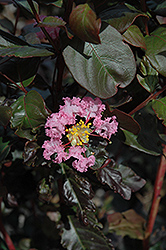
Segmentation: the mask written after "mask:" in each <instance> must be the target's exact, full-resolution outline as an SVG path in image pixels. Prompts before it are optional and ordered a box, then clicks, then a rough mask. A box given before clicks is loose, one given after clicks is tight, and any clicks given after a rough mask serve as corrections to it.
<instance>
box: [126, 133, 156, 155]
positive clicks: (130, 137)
mask: <svg viewBox="0 0 166 250" xmlns="http://www.w3.org/2000/svg"><path fill="white" fill-rule="evenodd" d="M123 133H124V134H125V137H126V140H125V142H124V143H125V144H126V145H128V146H130V147H132V148H135V149H137V150H139V151H141V152H144V153H147V154H150V155H156V156H157V155H160V153H157V152H154V151H152V150H148V149H147V148H144V147H143V146H141V145H140V144H139V143H138V141H137V136H136V135H134V134H132V133H131V132H129V131H127V130H123Z"/></svg>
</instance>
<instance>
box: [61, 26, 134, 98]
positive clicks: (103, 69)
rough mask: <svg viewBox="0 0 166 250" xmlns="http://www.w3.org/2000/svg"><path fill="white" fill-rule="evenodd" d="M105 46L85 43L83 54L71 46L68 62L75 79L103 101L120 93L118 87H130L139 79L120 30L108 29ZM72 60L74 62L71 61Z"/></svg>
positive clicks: (102, 38) (67, 54) (102, 43)
mask: <svg viewBox="0 0 166 250" xmlns="http://www.w3.org/2000/svg"><path fill="white" fill-rule="evenodd" d="M100 38H101V44H98V45H95V44H91V43H85V46H84V51H83V53H84V54H85V55H87V56H88V57H89V59H87V58H85V56H83V55H81V54H80V53H79V52H77V51H76V50H75V49H73V48H72V47H70V46H67V47H66V48H65V49H64V51H63V55H64V59H65V62H66V64H67V66H68V68H69V70H70V71H71V73H72V75H73V77H74V78H75V80H76V81H77V82H78V83H79V84H80V85H81V86H82V87H84V88H86V89H87V90H88V91H89V92H91V93H92V94H94V95H95V96H98V97H100V98H109V97H111V96H113V95H115V94H116V92H117V87H118V86H119V87H121V88H124V87H126V86H127V85H128V84H129V83H130V82H131V81H132V80H133V78H134V77H135V72H136V64H135V59H134V56H133V53H132V51H131V50H130V48H129V46H128V45H126V44H124V43H123V41H122V36H121V35H120V33H119V32H118V31H116V29H114V28H113V27H111V26H108V27H107V28H106V29H105V30H104V31H103V32H102V33H101V34H100ZM71 58H72V60H71Z"/></svg>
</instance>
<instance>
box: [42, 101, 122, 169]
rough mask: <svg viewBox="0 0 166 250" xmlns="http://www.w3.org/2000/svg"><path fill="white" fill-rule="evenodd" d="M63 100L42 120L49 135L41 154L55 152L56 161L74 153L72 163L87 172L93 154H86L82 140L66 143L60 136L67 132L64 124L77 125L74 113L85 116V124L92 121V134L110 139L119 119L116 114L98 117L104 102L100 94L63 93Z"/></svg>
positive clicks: (50, 155)
mask: <svg viewBox="0 0 166 250" xmlns="http://www.w3.org/2000/svg"><path fill="white" fill-rule="evenodd" d="M64 103H65V104H64V105H63V106H60V110H59V112H58V113H53V114H52V115H51V116H50V117H48V119H47V122H46V124H45V129H46V135H47V136H48V137H50V140H47V141H45V142H44V144H43V146H42V148H44V152H43V156H44V158H45V159H47V160H51V159H52V158H53V157H52V155H55V157H54V159H52V160H53V162H55V163H61V162H63V161H66V160H68V159H69V158H70V157H74V158H75V159H76V160H74V161H73V163H72V166H73V167H74V168H75V169H77V170H78V171H80V172H86V171H87V169H88V167H91V166H93V165H94V163H95V156H94V155H91V156H89V157H86V148H85V147H84V143H81V145H77V144H76V145H71V144H70V141H69V142H68V143H67V144H66V145H65V144H64V142H63V138H64V136H66V135H67V131H68V130H67V129H66V128H67V127H72V126H74V125H76V123H77V120H76V117H77V118H78V117H80V119H84V120H85V125H84V126H85V127H86V124H88V123H89V122H91V124H92V125H91V127H92V130H91V129H90V130H91V131H92V133H93V134H94V133H95V134H98V135H99V136H101V137H104V138H107V139H110V137H111V135H112V134H115V133H116V132H117V128H118V122H117V121H116V117H115V116H113V117H108V118H105V119H101V118H102V112H103V111H104V110H105V105H104V104H102V102H101V100H100V99H99V98H96V99H94V100H93V99H92V98H91V97H84V98H83V99H82V100H81V99H80V98H76V97H73V99H70V98H68V97H66V98H64ZM92 118H93V119H92ZM92 133H91V134H92ZM86 145H87V143H86Z"/></svg>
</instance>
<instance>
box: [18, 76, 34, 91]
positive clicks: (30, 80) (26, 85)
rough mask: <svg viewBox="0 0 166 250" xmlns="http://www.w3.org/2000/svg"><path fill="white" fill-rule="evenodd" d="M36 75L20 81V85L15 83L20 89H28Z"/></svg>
mask: <svg viewBox="0 0 166 250" xmlns="http://www.w3.org/2000/svg"><path fill="white" fill-rule="evenodd" d="M35 77H36V75H35V76H32V77H30V78H28V79H26V80H24V81H22V83H20V82H19V83H17V85H18V86H20V87H22V86H24V88H26V87H28V86H29V85H30V84H32V82H33V81H34V79H35Z"/></svg>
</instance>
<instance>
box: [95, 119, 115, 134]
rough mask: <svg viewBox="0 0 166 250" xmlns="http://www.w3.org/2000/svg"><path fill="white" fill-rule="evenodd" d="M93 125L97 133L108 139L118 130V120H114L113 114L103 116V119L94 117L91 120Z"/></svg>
mask: <svg viewBox="0 0 166 250" xmlns="http://www.w3.org/2000/svg"><path fill="white" fill-rule="evenodd" d="M111 120H112V121H111ZM110 121H111V122H110ZM93 125H94V126H95V132H96V133H97V134H99V135H100V136H101V137H104V138H108V139H110V138H111V135H113V134H115V133H116V132H117V131H118V122H117V121H116V117H115V116H113V117H112V118H111V117H108V118H105V119H104V120H101V119H100V118H96V119H95V120H94V122H93Z"/></svg>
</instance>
